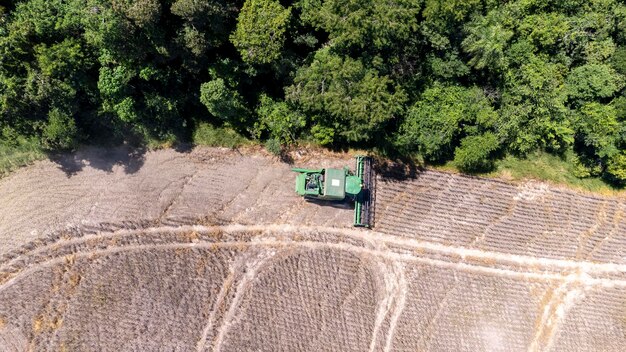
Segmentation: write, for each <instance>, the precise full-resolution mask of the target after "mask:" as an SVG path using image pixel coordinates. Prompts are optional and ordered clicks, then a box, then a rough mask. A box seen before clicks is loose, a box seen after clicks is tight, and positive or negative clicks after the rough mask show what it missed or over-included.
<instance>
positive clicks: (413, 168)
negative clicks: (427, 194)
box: [374, 160, 424, 182]
mask: <svg viewBox="0 0 626 352" xmlns="http://www.w3.org/2000/svg"><path fill="white" fill-rule="evenodd" d="M374 171H376V174H377V175H379V176H381V177H382V178H384V179H386V180H388V181H397V182H401V181H405V180H407V179H416V178H418V177H419V175H420V174H421V173H422V172H423V171H424V168H423V167H422V166H421V165H418V164H416V163H415V162H413V161H411V160H376V161H375V163H374Z"/></svg>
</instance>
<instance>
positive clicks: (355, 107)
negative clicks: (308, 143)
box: [287, 49, 406, 142]
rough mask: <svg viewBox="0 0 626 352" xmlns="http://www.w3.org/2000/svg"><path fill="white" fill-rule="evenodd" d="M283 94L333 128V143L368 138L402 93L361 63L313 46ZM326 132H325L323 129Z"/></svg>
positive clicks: (398, 105)
mask: <svg viewBox="0 0 626 352" xmlns="http://www.w3.org/2000/svg"><path fill="white" fill-rule="evenodd" d="M294 81H295V82H294V84H293V85H292V86H290V87H288V88H287V97H288V99H289V100H290V101H291V102H293V103H294V104H297V105H299V106H300V107H301V108H302V109H303V110H304V111H305V112H307V113H309V114H310V115H311V116H317V120H316V121H314V122H316V123H317V124H320V125H323V126H324V127H325V128H326V129H325V130H326V131H328V129H332V130H333V131H334V132H333V133H332V134H333V135H334V141H337V137H341V138H342V139H343V141H347V142H364V141H371V140H373V139H374V138H375V136H376V135H377V134H379V133H381V132H383V130H384V128H385V127H386V126H387V125H388V123H389V122H390V121H391V120H393V119H395V118H397V117H398V115H399V114H400V113H401V112H402V108H403V103H404V102H405V101H406V95H405V94H404V92H403V90H402V89H401V88H400V87H397V86H394V85H393V82H392V80H391V79H390V78H389V77H387V76H381V75H379V74H378V72H377V71H376V70H374V69H368V68H366V67H365V65H363V63H362V62H361V61H358V60H353V59H350V58H342V57H341V56H338V55H336V54H334V53H332V52H330V51H329V50H328V49H322V50H319V51H318V52H317V53H316V55H315V58H314V59H313V62H312V63H311V64H310V65H309V66H307V67H303V68H301V69H300V70H298V72H297V73H296V77H295V80H294ZM325 134H326V135H329V134H328V133H325Z"/></svg>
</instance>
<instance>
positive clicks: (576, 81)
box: [567, 64, 624, 104]
mask: <svg viewBox="0 0 626 352" xmlns="http://www.w3.org/2000/svg"><path fill="white" fill-rule="evenodd" d="M567 85H568V92H569V96H570V98H571V99H573V100H574V101H575V102H577V103H579V104H580V103H582V102H585V101H593V100H596V99H602V98H609V97H611V96H613V95H614V94H615V93H616V92H617V91H619V90H620V89H621V88H622V87H623V86H624V80H623V77H622V76H621V75H619V74H618V73H617V72H615V70H614V69H613V68H612V67H611V66H609V65H604V64H587V65H583V66H579V67H576V68H575V69H573V70H572V71H571V72H570V74H569V75H568V77H567Z"/></svg>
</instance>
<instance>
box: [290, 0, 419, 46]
mask: <svg viewBox="0 0 626 352" xmlns="http://www.w3.org/2000/svg"><path fill="white" fill-rule="evenodd" d="M421 3H422V1H421V0H352V1H347V0H301V1H299V2H298V7H300V9H301V11H302V14H301V19H302V21H303V22H304V23H306V24H310V25H313V26H314V27H316V28H318V29H321V30H324V31H326V32H327V33H328V34H329V37H330V42H331V43H332V44H333V45H335V46H337V47H340V48H346V49H349V48H360V49H366V50H367V49H370V48H372V49H382V48H385V47H389V46H392V45H394V44H396V43H397V42H398V41H404V40H407V39H408V38H409V37H410V36H411V35H412V33H414V32H415V31H416V30H417V28H418V22H417V18H418V14H419V13H420V8H421Z"/></svg>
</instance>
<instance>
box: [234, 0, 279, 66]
mask: <svg viewBox="0 0 626 352" xmlns="http://www.w3.org/2000/svg"><path fill="white" fill-rule="evenodd" d="M290 16H291V10H290V9H285V8H284V7H282V6H281V5H280V3H279V2H278V0H246V2H245V3H244V5H243V8H242V9H241V12H240V13H239V18H238V19H237V29H236V30H235V32H234V33H233V34H232V35H231V37H230V40H231V41H232V43H233V44H234V45H235V47H236V48H237V50H239V53H240V54H241V58H242V59H243V61H245V62H248V63H251V64H267V63H270V62H273V61H275V60H277V59H278V58H279V57H280V56H281V54H282V49H283V44H284V42H285V32H286V28H287V23H288V21H289V17H290Z"/></svg>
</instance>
